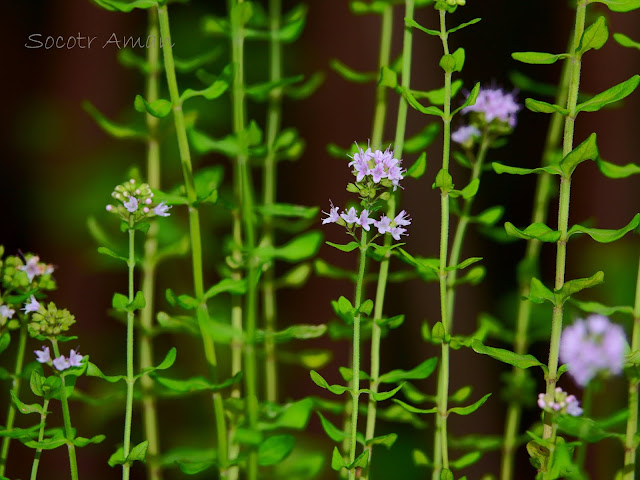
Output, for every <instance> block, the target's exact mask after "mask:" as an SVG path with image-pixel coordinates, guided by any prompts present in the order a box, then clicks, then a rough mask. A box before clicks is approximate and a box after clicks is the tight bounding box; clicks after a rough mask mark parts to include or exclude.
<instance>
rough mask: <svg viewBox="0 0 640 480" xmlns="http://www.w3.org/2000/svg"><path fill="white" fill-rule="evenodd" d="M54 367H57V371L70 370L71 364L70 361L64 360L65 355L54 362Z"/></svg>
mask: <svg viewBox="0 0 640 480" xmlns="http://www.w3.org/2000/svg"><path fill="white" fill-rule="evenodd" d="M53 366H54V367H56V369H57V370H59V371H62V370H66V369H67V368H69V367H70V366H71V364H70V363H69V360H67V359H66V358H64V355H60V356H59V357H58V358H56V359H55V360H54V361H53Z"/></svg>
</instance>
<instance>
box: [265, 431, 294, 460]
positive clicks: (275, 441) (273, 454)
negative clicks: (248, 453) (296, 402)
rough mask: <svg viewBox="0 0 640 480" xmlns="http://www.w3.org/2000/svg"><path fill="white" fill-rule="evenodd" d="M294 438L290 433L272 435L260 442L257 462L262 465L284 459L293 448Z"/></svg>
mask: <svg viewBox="0 0 640 480" xmlns="http://www.w3.org/2000/svg"><path fill="white" fill-rule="evenodd" d="M294 444H295V439H294V438H293V436H291V435H274V436H273V437H269V438H267V439H266V440H264V441H263V442H262V443H260V446H259V447H258V464H260V465H261V466H263V467H266V466H269V465H275V464H276V463H280V462H281V461H282V460H284V459H285V458H286V457H287V456H288V455H289V454H290V453H291V450H293V446H294Z"/></svg>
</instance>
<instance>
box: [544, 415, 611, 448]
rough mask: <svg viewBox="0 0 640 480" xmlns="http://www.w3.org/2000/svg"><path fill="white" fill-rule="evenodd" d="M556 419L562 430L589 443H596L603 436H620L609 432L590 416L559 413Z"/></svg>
mask: <svg viewBox="0 0 640 480" xmlns="http://www.w3.org/2000/svg"><path fill="white" fill-rule="evenodd" d="M555 421H556V423H557V424H558V428H559V429H560V431H562V432H564V433H566V434H568V435H571V436H572V437H577V438H579V439H580V440H585V441H587V442H589V443H596V442H599V441H600V440H602V439H603V438H611V437H613V438H615V437H617V436H618V435H617V434H615V433H609V432H607V431H606V430H604V429H603V428H602V427H600V426H599V425H598V424H597V423H596V422H595V421H594V420H592V419H591V418H588V417H574V416H572V415H558V416H557V417H556V419H555Z"/></svg>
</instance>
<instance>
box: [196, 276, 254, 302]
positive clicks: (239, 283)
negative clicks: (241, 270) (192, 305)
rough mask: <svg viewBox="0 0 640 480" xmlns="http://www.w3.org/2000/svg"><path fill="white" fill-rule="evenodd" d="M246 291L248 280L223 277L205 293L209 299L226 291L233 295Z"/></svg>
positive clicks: (205, 296)
mask: <svg viewBox="0 0 640 480" xmlns="http://www.w3.org/2000/svg"><path fill="white" fill-rule="evenodd" d="M246 291H247V282H246V280H245V279H234V278H223V279H222V280H220V281H219V282H218V283H216V284H215V285H213V286H212V287H209V289H208V290H207V291H206V292H205V294H204V298H206V299H209V298H212V297H215V296H216V295H220V294H221V293H226V292H228V293H230V294H231V295H243V294H244V293H245V292H246Z"/></svg>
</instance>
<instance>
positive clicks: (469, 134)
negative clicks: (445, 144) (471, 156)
mask: <svg viewBox="0 0 640 480" xmlns="http://www.w3.org/2000/svg"><path fill="white" fill-rule="evenodd" d="M480 135H481V134H480V130H478V129H477V128H476V127H474V126H473V125H463V126H462V127H460V128H458V129H457V130H456V131H455V132H453V133H452V134H451V140H453V141H454V142H456V143H459V144H461V145H462V144H465V143H472V142H473V140H475V139H477V138H480Z"/></svg>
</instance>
